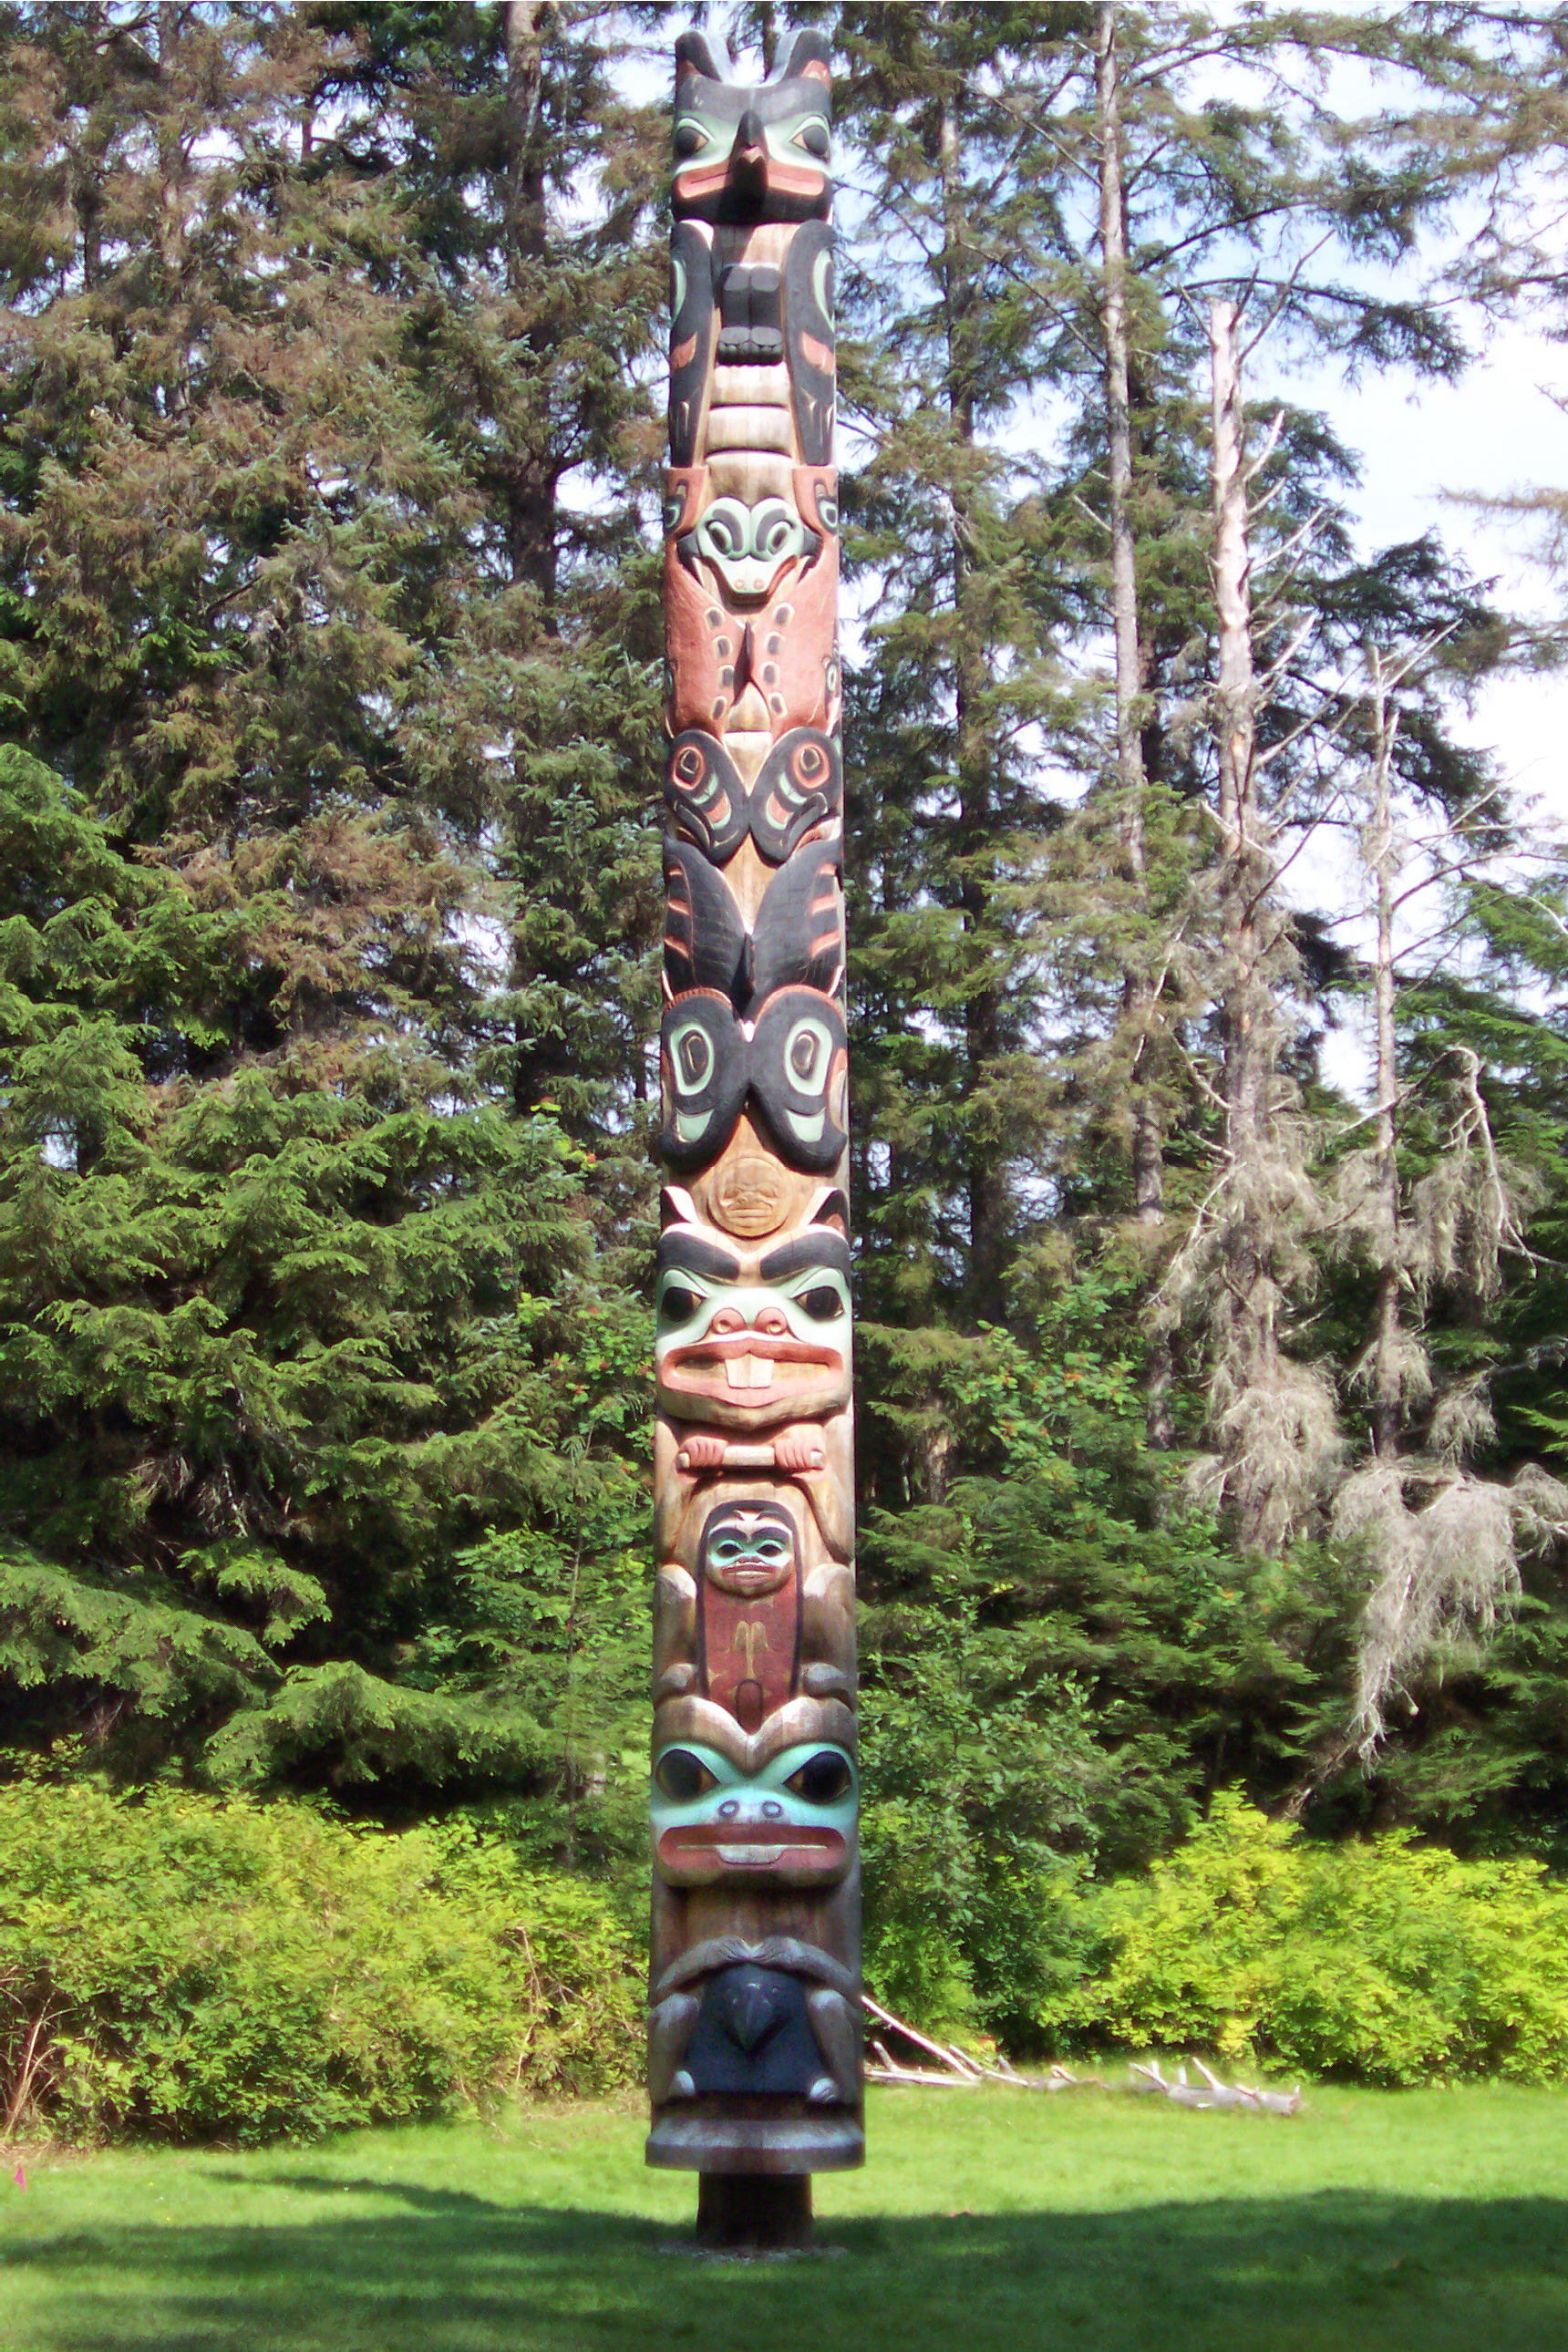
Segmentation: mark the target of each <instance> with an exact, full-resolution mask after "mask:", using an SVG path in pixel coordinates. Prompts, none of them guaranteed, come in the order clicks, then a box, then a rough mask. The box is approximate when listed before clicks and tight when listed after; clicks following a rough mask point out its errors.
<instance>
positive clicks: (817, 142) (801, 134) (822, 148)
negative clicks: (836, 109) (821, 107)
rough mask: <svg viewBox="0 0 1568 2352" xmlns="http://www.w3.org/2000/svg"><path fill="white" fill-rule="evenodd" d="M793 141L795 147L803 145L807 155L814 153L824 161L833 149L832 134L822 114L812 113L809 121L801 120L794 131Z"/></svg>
mask: <svg viewBox="0 0 1568 2352" xmlns="http://www.w3.org/2000/svg"><path fill="white" fill-rule="evenodd" d="M795 145H796V146H797V147H804V148H805V152H806V153H807V154H808V155H815V156H816V157H817V158H818V159H819V161H820V162H822V163H826V161H827V158H828V156H829V155H830V154H831V152H832V151H833V134H832V132H831V131H829V130H828V128H827V124H826V121H824V120H823V118H822V116H821V115H820V114H814V115H813V116H812V118H811V120H810V121H809V122H803V123H802V124H801V126H800V129H799V130H798V131H796V132H795Z"/></svg>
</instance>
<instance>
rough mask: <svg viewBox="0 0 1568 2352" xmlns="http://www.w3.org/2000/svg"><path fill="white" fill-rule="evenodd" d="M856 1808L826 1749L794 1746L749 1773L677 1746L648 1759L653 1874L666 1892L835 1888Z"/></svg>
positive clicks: (847, 1773) (849, 1849)
mask: <svg viewBox="0 0 1568 2352" xmlns="http://www.w3.org/2000/svg"><path fill="white" fill-rule="evenodd" d="M856 1803H857V1790H856V1783H855V1766H854V1763H853V1761H852V1759H850V1757H849V1755H848V1754H847V1751H846V1750H845V1749H844V1748H837V1747H834V1746H832V1745H831V1744H830V1743H828V1742H827V1741H825V1740H824V1741H818V1740H801V1741H798V1742H797V1743H796V1744H795V1746H793V1747H790V1748H782V1749H781V1750H780V1751H779V1753H778V1754H777V1755H775V1756H773V1757H772V1758H770V1759H769V1760H768V1761H767V1762H766V1763H765V1764H763V1765H760V1766H758V1767H756V1768H754V1769H752V1770H750V1771H748V1770H747V1769H745V1768H744V1767H743V1766H742V1764H741V1763H739V1762H738V1761H737V1760H736V1759H735V1758H733V1757H731V1756H728V1755H726V1754H725V1753H724V1751H723V1750H722V1749H721V1748H716V1747H710V1746H708V1745H707V1744H706V1743H705V1742H704V1743H701V1744H699V1743H698V1742H697V1741H695V1740H693V1741H690V1742H686V1741H682V1742H680V1743H679V1744H677V1745H673V1746H670V1747H668V1748H664V1749H663V1750H662V1751H661V1752H660V1753H659V1754H658V1756H657V1757H656V1758H655V1759H654V1768H653V1803H652V1809H651V1810H652V1822H653V1853H654V1866H655V1868H656V1869H657V1870H658V1874H659V1876H660V1877H661V1878H662V1879H663V1880H664V1882H665V1884H666V1885H668V1886H716V1885H724V1884H726V1883H728V1884H730V1885H735V1884H737V1883H742V1882H744V1881H747V1880H752V1879H755V1878H764V1879H769V1880H772V1882H773V1884H774V1885H784V1886H823V1885H832V1884H834V1883H835V1882H836V1881H837V1880H838V1879H841V1878H842V1877H843V1876H844V1875H845V1874H846V1872H847V1870H848V1868H849V1864H850V1863H851V1861H852V1860H853V1858H854V1852H855V1840H856V1827H855V1825H856Z"/></svg>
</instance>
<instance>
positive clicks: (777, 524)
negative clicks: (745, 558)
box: [752, 499, 795, 563]
mask: <svg viewBox="0 0 1568 2352" xmlns="http://www.w3.org/2000/svg"><path fill="white" fill-rule="evenodd" d="M794 542H795V517H794V516H793V515H792V514H791V512H790V510H789V509H788V508H787V507H786V506H785V505H784V500H783V499H768V501H767V503H766V504H765V505H764V506H760V507H758V508H757V509H756V511H755V513H754V514H753V515H752V547H753V548H754V549H755V550H756V551H757V553H758V554H759V555H760V556H762V557H763V560H764V561H766V562H773V563H776V562H778V560H779V558H780V557H781V556H784V555H787V554H788V553H789V551H790V549H791V547H792V546H793V544H794Z"/></svg>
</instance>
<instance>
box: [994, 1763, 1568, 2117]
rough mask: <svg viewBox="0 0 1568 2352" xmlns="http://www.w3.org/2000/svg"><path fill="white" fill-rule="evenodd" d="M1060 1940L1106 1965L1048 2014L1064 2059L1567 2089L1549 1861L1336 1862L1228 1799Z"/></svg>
mask: <svg viewBox="0 0 1568 2352" xmlns="http://www.w3.org/2000/svg"><path fill="white" fill-rule="evenodd" d="M1053 1936H1054V1937H1055V1938H1056V1940H1058V1943H1060V1944H1061V1945H1062V1946H1064V1947H1067V1948H1071V1947H1072V1946H1073V1945H1075V1944H1076V1945H1078V1947H1079V1949H1080V1950H1084V1949H1086V1948H1087V1951H1088V1956H1089V1972H1088V1973H1087V1974H1086V1975H1083V1976H1080V1977H1079V1979H1077V1980H1076V1981H1074V1982H1070V1983H1066V1984H1064V1985H1063V1986H1062V1987H1061V1989H1060V1990H1058V1992H1056V1993H1055V1994H1053V1995H1051V1996H1049V1997H1048V1999H1047V2002H1046V2004H1045V2005H1044V2006H1043V2007H1042V2009H1041V2011H1040V2012H1039V2022H1040V2024H1041V2026H1042V2027H1043V2028H1044V2030H1045V2032H1046V2033H1047V2038H1048V2039H1049V2040H1050V2041H1051V2042H1053V2043H1054V2044H1055V2045H1056V2046H1057V2047H1058V2048H1072V2047H1079V2048H1081V2047H1084V2046H1086V2045H1098V2046H1100V2047H1104V2046H1106V2045H1107V2044H1110V2045H1113V2046H1121V2047H1123V2048H1142V2049H1148V2048H1150V2047H1152V2046H1153V2045H1156V2044H1158V2045H1162V2046H1166V2047H1173V2048H1185V2049H1196V2050H1205V2051H1217V2052H1218V2053H1220V2054H1221V2055H1222V2056H1223V2057H1226V2058H1229V2059H1232V2060H1237V2059H1246V2058H1260V2059H1264V2060H1267V2061H1271V2062H1274V2063H1278V2064H1279V2065H1280V2066H1282V2067H1284V2068H1285V2069H1286V2070H1288V2071H1299V2072H1300V2073H1302V2074H1316V2075H1321V2076H1331V2077H1332V2076H1338V2077H1341V2078H1343V2079H1349V2080H1355V2081H1360V2082H1368V2083H1384V2084H1401V2083H1417V2082H1426V2081H1430V2080H1432V2079H1434V2078H1439V2079H1440V2078H1443V2077H1457V2076H1460V2075H1478V2074H1500V2075H1504V2076H1507V2077H1509V2078H1510V2079H1511V2080H1513V2081H1515V2082H1542V2081H1547V2080H1550V2079H1552V2078H1555V2077H1558V2076H1561V2075H1563V2074H1568V1886H1564V1885H1561V1884H1560V1883H1558V1882H1556V1881H1554V1880H1552V1879H1550V1878H1548V1877H1547V1875H1546V1874H1545V1871H1544V1870H1543V1868H1542V1865H1541V1864H1539V1863H1536V1862H1533V1861H1505V1862H1468V1861H1460V1860H1458V1858H1457V1857H1456V1856H1455V1855H1453V1854H1451V1853H1444V1852H1441V1851H1435V1850H1433V1849H1430V1848H1427V1847H1423V1846H1418V1845H1416V1844H1415V1843H1413V1841H1412V1839H1411V1837H1410V1836H1409V1835H1407V1834H1405V1833H1403V1832H1394V1833H1393V1834H1388V1835H1384V1836H1381V1837H1378V1838H1375V1839H1371V1840H1366V1841H1349V1842H1346V1843H1342V1844H1337V1845H1323V1844H1318V1843H1314V1842H1312V1841H1310V1840H1309V1839H1307V1838H1305V1837H1303V1836H1302V1835H1301V1834H1300V1832H1298V1831H1296V1830H1295V1829H1293V1828H1292V1827H1291V1826H1289V1824H1287V1823H1280V1822H1270V1821H1268V1820H1267V1819H1266V1818H1265V1816H1264V1815H1263V1814H1261V1813H1259V1812H1258V1811H1255V1810H1254V1809H1253V1808H1252V1807H1251V1806H1249V1805H1247V1804H1246V1803H1244V1802H1243V1801H1241V1800H1240V1799H1239V1798H1237V1797H1233V1796H1232V1797H1222V1798H1219V1799H1217V1800H1216V1801H1215V1806H1214V1810H1213V1811H1212V1813H1211V1815H1210V1818H1209V1820H1208V1821H1207V1822H1206V1823H1205V1825H1204V1826H1203V1827H1202V1828H1201V1829H1199V1830H1198V1831H1196V1832H1194V1835H1193V1836H1192V1837H1191V1838H1189V1839H1188V1841H1187V1843H1185V1844H1184V1845H1183V1846H1182V1847H1180V1848H1179V1849H1178V1850H1177V1852H1176V1853H1174V1854H1173V1855H1172V1856H1171V1857H1170V1858H1169V1859H1168V1860H1167V1861H1164V1862H1162V1863H1160V1864H1156V1865H1155V1867H1154V1868H1153V1869H1152V1871H1151V1872H1150V1873H1149V1874H1148V1875H1147V1876H1146V1877H1141V1878H1139V1879H1136V1880H1126V1881H1121V1882H1119V1883H1117V1884H1115V1885H1111V1886H1110V1887H1108V1888H1105V1889H1102V1890H1100V1891H1099V1892H1098V1893H1097V1894H1093V1895H1089V1896H1088V1897H1087V1898H1085V1899H1084V1900H1082V1901H1081V1902H1079V1901H1074V1900H1072V1899H1071V1898H1068V1899H1066V1900H1065V1901H1064V1903H1063V1905H1062V1906H1061V1916H1060V1917H1059V1918H1058V1920H1056V1921H1055V1922H1053V1923H1052V1925H1051V1927H1049V1928H1048V1929H1047V1937H1048V1938H1049V1937H1053Z"/></svg>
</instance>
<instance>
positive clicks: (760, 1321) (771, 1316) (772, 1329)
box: [755, 1307, 789, 1339]
mask: <svg viewBox="0 0 1568 2352" xmlns="http://www.w3.org/2000/svg"><path fill="white" fill-rule="evenodd" d="M755 1328H757V1329H758V1330H759V1331H765V1332H767V1333H768V1335H769V1337H770V1338H773V1339H776V1338H777V1337H778V1335H779V1334H780V1333H781V1332H784V1331H787V1330H788V1329H789V1325H788V1324H787V1323H786V1322H785V1321H784V1317H783V1316H782V1315H781V1314H780V1313H779V1310H778V1308H777V1307H763V1311H762V1313H761V1314H760V1315H759V1316H758V1318H757V1320H756V1327H755Z"/></svg>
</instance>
